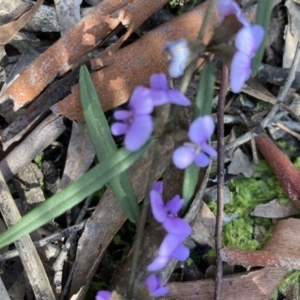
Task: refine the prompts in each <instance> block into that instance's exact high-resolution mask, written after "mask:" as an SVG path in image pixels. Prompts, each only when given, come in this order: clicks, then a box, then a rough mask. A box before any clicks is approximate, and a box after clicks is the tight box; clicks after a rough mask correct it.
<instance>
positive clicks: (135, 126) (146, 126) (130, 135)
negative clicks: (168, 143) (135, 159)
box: [124, 115, 153, 151]
mask: <svg viewBox="0 0 300 300" xmlns="http://www.w3.org/2000/svg"><path fill="white" fill-rule="evenodd" d="M152 132H153V122H152V118H151V116H149V115H146V116H136V117H135V118H134V119H133V121H132V123H131V124H130V127H129V129H128V131H127V134H126V136H125V141H124V143H125V147H126V149H127V150H129V151H137V150H139V149H140V148H141V147H142V146H143V145H144V144H145V143H146V142H147V141H148V139H149V138H150V136H151V134H152Z"/></svg>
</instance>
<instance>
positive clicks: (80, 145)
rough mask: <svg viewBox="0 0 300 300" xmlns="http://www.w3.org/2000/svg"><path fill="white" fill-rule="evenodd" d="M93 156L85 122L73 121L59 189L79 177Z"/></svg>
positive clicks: (86, 168)
mask: <svg viewBox="0 0 300 300" xmlns="http://www.w3.org/2000/svg"><path fill="white" fill-rule="evenodd" d="M94 157H95V150H94V147H93V145H92V142H91V139H90V137H89V133H88V130H87V126H86V124H85V123H81V124H80V123H76V122H73V126H72V134H71V139H70V142H69V147H68V154H67V160H66V164H65V168H64V173H63V176H62V179H61V181H60V185H59V190H63V189H64V188H65V187H66V186H67V185H68V184H70V183H72V182H75V181H76V180H77V179H79V178H80V177H81V176H82V175H83V174H84V173H85V172H86V171H87V170H88V168H89V167H90V166H91V164H92V162H93V160H94Z"/></svg>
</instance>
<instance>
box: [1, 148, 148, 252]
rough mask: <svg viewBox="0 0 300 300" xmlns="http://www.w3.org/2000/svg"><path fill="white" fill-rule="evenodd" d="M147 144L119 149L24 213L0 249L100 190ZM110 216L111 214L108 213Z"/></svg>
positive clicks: (127, 165)
mask: <svg viewBox="0 0 300 300" xmlns="http://www.w3.org/2000/svg"><path fill="white" fill-rule="evenodd" d="M150 145H151V142H148V143H147V144H146V145H145V146H143V147H142V149H140V150H139V151H136V152H129V151H127V150H126V149H121V150H119V151H118V152H116V153H115V154H113V155H112V156H111V157H109V158H108V159H106V160H105V161H104V162H102V163H101V164H99V165H97V166H95V167H94V168H92V169H91V170H89V171H88V172H87V173H86V174H85V175H83V176H82V177H81V178H80V179H79V180H77V181H76V182H74V183H72V184H71V185H69V186H68V187H67V188H65V189H64V190H63V191H61V192H60V193H58V194H56V195H54V196H52V197H51V198H49V199H48V200H46V201H45V202H44V203H43V204H41V205H40V206H38V207H37V208H35V209H33V210H32V211H31V212H29V213H28V214H26V215H25V216H24V217H23V218H22V219H21V220H20V221H19V222H17V223H16V224H15V225H13V226H12V227H10V228H9V229H8V230H7V231H5V232H4V233H3V234H1V235H0V248H3V247H4V246H7V245H9V244H10V243H13V242H14V241H16V240H17V239H19V238H20V237H22V236H23V235H25V234H28V233H30V232H32V231H34V230H35V229H37V228H39V227H41V226H43V225H44V224H46V223H47V222H49V221H50V220H52V219H54V218H56V217H58V216H60V215H61V214H63V213H64V212H66V211H67V210H69V209H71V208H72V207H74V206H75V205H77V204H78V203H80V202H81V201H82V200H83V199H84V198H86V197H88V196H89V195H91V194H92V193H94V192H96V191H97V190H99V189H100V188H102V187H103V186H104V185H105V184H106V183H108V182H109V181H111V180H112V179H113V178H114V177H116V176H118V175H119V174H120V173H122V172H124V171H125V170H127V169H128V168H129V167H130V166H131V165H132V164H134V163H135V162H136V161H137V160H138V158H139V157H141V156H142V154H143V153H144V152H145V151H146V150H147V149H148V148H149V147H150ZM112 215H113V212H112Z"/></svg>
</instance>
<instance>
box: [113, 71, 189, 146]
mask: <svg viewBox="0 0 300 300" xmlns="http://www.w3.org/2000/svg"><path fill="white" fill-rule="evenodd" d="M166 103H173V104H177V105H182V106H188V105H190V104H191V102H190V100H189V99H188V98H187V97H185V96H184V95H183V94H182V93H181V92H179V91H177V90H171V89H169V87H168V82H167V77H166V75H165V74H162V73H161V74H153V75H152V76H151V78H150V89H148V88H145V87H142V86H139V87H137V88H136V89H135V90H134V91H133V93H132V95H131V97H130V101H129V110H118V111H116V112H115V113H114V117H115V119H117V120H118V121H119V122H116V123H114V124H113V125H112V126H111V132H112V134H113V135H123V134H125V140H124V143H125V147H126V149H127V150H129V151H137V150H138V149H140V148H141V147H142V146H143V145H144V144H145V143H146V142H147V140H148V139H149V138H150V136H151V134H152V132H153V128H154V126H153V121H152V117H151V115H150V114H151V113H152V111H153V108H154V106H158V105H163V104H166Z"/></svg>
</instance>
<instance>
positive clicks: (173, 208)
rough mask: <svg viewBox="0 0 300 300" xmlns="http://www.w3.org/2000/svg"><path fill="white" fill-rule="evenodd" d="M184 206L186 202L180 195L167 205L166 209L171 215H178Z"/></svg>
mask: <svg viewBox="0 0 300 300" xmlns="http://www.w3.org/2000/svg"><path fill="white" fill-rule="evenodd" d="M183 204H184V200H183V199H181V198H180V196H179V195H176V196H174V197H173V198H172V199H171V200H170V201H169V202H168V203H167V204H166V209H167V211H168V212H169V213H170V214H172V215H176V214H177V213H178V212H179V211H180V209H181V207H182V205H183Z"/></svg>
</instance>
